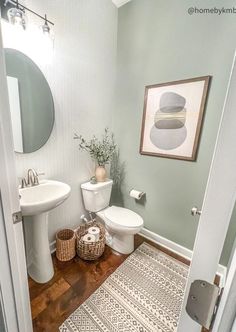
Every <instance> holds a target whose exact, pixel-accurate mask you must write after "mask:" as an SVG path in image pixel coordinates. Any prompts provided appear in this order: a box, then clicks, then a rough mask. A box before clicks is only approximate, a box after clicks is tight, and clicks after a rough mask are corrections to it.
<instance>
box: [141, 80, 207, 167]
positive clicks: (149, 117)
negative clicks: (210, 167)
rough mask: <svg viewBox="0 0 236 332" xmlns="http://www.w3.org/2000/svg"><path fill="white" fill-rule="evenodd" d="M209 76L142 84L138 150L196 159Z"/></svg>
mask: <svg viewBox="0 0 236 332" xmlns="http://www.w3.org/2000/svg"><path fill="white" fill-rule="evenodd" d="M209 82H210V76H204V77H197V78H191V79H186V80H181V81H176V82H168V83H163V84H155V85H149V86H146V88H145V98H144V110H143V121H142V132H141V142H140V153H141V154H144V155H151V156H159V157H166V158H175V159H182V160H192V161H193V160H196V154H197V148H198V144H199V138H200V132H201V127H202V121H203V115H204V109H205V105H206V99H207V93H208V88H209Z"/></svg>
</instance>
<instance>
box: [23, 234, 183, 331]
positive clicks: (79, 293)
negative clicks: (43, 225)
mask: <svg viewBox="0 0 236 332" xmlns="http://www.w3.org/2000/svg"><path fill="white" fill-rule="evenodd" d="M144 241H145V242H148V243H151V244H152V245H153V246H155V247H157V248H158V249H160V250H162V251H165V252H166V253H167V254H169V255H171V256H172V257H174V258H176V259H179V260H181V261H182V262H184V263H185V264H187V265H189V261H188V260H185V259H183V258H182V257H181V256H178V255H176V254H174V253H172V252H170V251H168V250H166V249H164V248H162V247H160V246H158V245H156V244H154V243H152V242H150V241H148V240H146V239H144V238H143V237H141V236H139V235H137V236H135V248H137V247H138V246H139V245H140V244H141V243H142V242H144ZM126 258H127V255H121V254H119V253H117V252H115V251H113V250H112V249H110V248H109V247H106V249H105V252H104V254H103V256H102V257H101V258H100V259H98V260H97V261H93V262H88V261H83V260H81V259H79V258H78V257H76V258H74V259H73V260H72V261H70V262H65V263H62V262H59V261H58V260H57V259H56V257H55V255H53V264H54V268H55V275H54V277H53V279H52V280H51V281H49V282H48V283H46V284H38V283H36V282H35V281H33V280H32V279H30V278H29V289H30V299H31V310H32V320H33V327H34V332H58V328H59V326H60V325H61V324H62V323H63V321H64V320H65V319H66V318H67V317H68V316H69V315H70V314H71V313H72V312H73V311H74V310H75V309H77V308H78V306H79V305H80V304H81V303H82V302H84V301H85V300H86V299H87V298H88V297H89V296H90V295H91V294H92V293H93V292H94V291H95V290H96V289H97V288H98V287H99V286H100V285H101V284H102V283H103V282H104V280H105V279H106V278H107V277H108V276H109V275H110V274H111V273H112V272H113V271H115V269H116V268H117V267H118V266H119V265H120V264H121V263H122V262H123V261H124V260H125V259H126Z"/></svg>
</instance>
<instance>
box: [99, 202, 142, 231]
mask: <svg viewBox="0 0 236 332" xmlns="http://www.w3.org/2000/svg"><path fill="white" fill-rule="evenodd" d="M105 217H106V218H108V219H109V220H110V221H112V222H113V223H115V224H117V225H121V226H125V227H140V226H142V225H143V219H142V218H141V217H140V215H138V214H137V213H135V212H134V211H131V210H129V209H125V208H122V207H118V206H111V207H109V208H108V209H106V211H105Z"/></svg>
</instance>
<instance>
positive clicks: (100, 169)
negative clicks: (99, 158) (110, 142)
mask: <svg viewBox="0 0 236 332" xmlns="http://www.w3.org/2000/svg"><path fill="white" fill-rule="evenodd" d="M95 177H96V180H97V182H105V181H106V179H107V171H106V168H105V165H103V166H97V167H96V169H95Z"/></svg>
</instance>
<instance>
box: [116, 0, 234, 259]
mask: <svg viewBox="0 0 236 332" xmlns="http://www.w3.org/2000/svg"><path fill="white" fill-rule="evenodd" d="M217 5H218V6H219V7H220V8H221V7H222V6H223V5H224V7H232V6H233V5H236V1H225V0H224V1H209V0H208V1H206V0H201V1H189V0H181V1H173V0H133V1H131V2H129V3H128V4H126V5H125V6H123V7H121V8H120V9H119V16H118V54H117V65H118V68H117V88H116V91H117V99H116V111H115V115H114V130H115V134H116V138H117V141H118V143H119V147H120V153H121V161H124V162H125V181H124V184H123V186H122V193H123V197H122V200H123V202H124V205H125V206H126V207H128V208H130V209H133V210H134V211H136V212H138V213H139V214H140V215H142V216H143V218H144V221H145V227H146V228H147V229H149V230H151V231H153V232H156V233H158V234H160V235H162V236H164V237H166V238H168V239H170V240H172V241H175V242H177V243H179V244H181V245H183V246H185V247H187V248H190V249H192V247H193V243H194V239H195V234H196V230H197V225H198V219H197V218H193V217H191V216H190V210H191V208H192V206H193V205H197V206H199V207H201V205H202V201H203V195H204V191H205V186H206V181H207V176H208V171H209V166H210V162H211V158H212V154H213V148H214V144H215V141H216V135H217V129H218V125H219V121H220V116H221V112H222V107H223V102H224V98H225V94H226V87H227V83H228V79H229V74H230V68H231V65H232V60H233V54H234V50H235V44H236V37H235V36H236V35H235V31H236V20H235V15H233V14H224V15H223V14H222V15H212V14H208V15H204V14H196V15H192V16H191V15H189V14H188V13H187V9H188V8H189V7H191V6H193V7H195V6H197V7H199V8H200V7H202V8H207V7H209V8H211V7H214V6H217ZM204 75H211V76H212V77H213V78H212V83H211V87H210V93H209V98H208V105H207V109H206V114H205V120H204V125H203V130H202V136H201V141H200V147H199V153H198V157H197V161H196V162H189V161H181V160H174V159H165V158H158V157H151V156H142V155H140V154H139V142H140V131H141V121H142V112H143V98H144V87H145V86H146V85H149V84H155V83H161V82H168V81H175V80H181V79H185V78H191V77H197V76H204ZM222 176H223V175H222ZM131 188H136V189H138V190H143V191H145V192H146V193H147V199H146V204H144V205H142V204H137V203H136V202H135V201H134V200H133V199H131V198H130V197H129V196H128V192H129V190H130V189H131ZM216 208H217V207H216ZM234 219H236V218H234ZM235 227H236V226H235V225H234V223H233V222H232V224H231V228H230V232H229V235H228V238H227V245H226V246H225V250H224V254H223V256H222V259H221V262H222V263H223V264H227V261H228V258H229V254H230V250H231V247H232V243H233V240H234V237H235V231H236V230H235ZM212 231H214V230H212Z"/></svg>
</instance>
